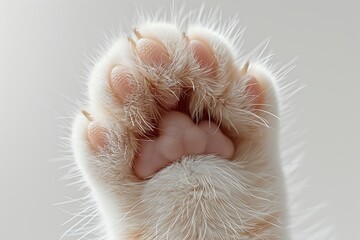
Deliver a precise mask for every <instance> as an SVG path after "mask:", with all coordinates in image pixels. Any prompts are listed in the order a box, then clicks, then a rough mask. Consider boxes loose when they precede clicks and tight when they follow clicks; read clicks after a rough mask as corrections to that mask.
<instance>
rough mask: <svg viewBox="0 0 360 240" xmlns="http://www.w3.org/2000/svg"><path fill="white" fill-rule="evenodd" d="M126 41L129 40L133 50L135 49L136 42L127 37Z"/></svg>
mask: <svg viewBox="0 0 360 240" xmlns="http://www.w3.org/2000/svg"><path fill="white" fill-rule="evenodd" d="M128 40H129V42H130V43H131V46H132V47H133V48H136V42H135V41H134V39H132V38H131V37H128Z"/></svg>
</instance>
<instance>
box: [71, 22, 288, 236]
mask: <svg viewBox="0 0 360 240" xmlns="http://www.w3.org/2000/svg"><path fill="white" fill-rule="evenodd" d="M237 57H238V56H234V55H233V53H232V49H231V46H230V44H229V43H228V42H227V41H226V39H225V38H224V37H222V36H221V35H219V34H218V33H216V32H214V31H212V30H209V29H207V28H203V27H189V29H188V30H187V32H186V33H183V32H181V31H179V30H178V29H177V28H176V27H175V26H173V25H170V24H164V23H149V24H145V25H143V26H140V27H139V28H138V29H135V30H134V32H133V34H132V36H130V37H129V38H127V39H126V38H120V39H119V40H118V41H117V42H116V43H115V44H114V45H113V47H112V48H111V49H110V51H109V52H108V53H107V54H106V55H105V56H104V57H103V58H102V59H101V60H100V61H99V62H98V63H97V65H96V66H95V68H94V70H93V72H92V75H91V76H90V81H89V84H88V87H89V92H88V96H89V105H88V106H87V107H86V111H82V113H81V114H79V115H78V116H77V118H76V120H75V123H74V127H73V137H72V139H73V148H74V153H75V157H76V159H77V161H78V164H79V166H80V168H81V170H82V172H83V174H84V176H85V178H86V179H87V181H88V183H89V185H90V186H91V188H92V190H93V191H94V192H95V193H96V194H95V195H96V196H97V197H98V199H97V200H98V202H99V203H100V205H102V209H103V215H104V216H105V217H104V218H105V219H108V221H107V222H108V224H109V225H110V226H109V229H111V230H109V231H111V232H112V235H114V236H122V237H124V236H138V237H139V236H141V237H142V238H141V239H149V238H157V237H158V238H160V239H165V238H163V237H164V236H165V235H164V234H170V235H171V236H173V237H169V239H202V238H204V237H205V238H206V236H207V237H212V238H211V239H222V237H221V234H225V235H223V236H227V237H225V239H233V238H238V237H239V238H242V237H254V236H257V235H260V234H263V236H275V235H276V234H278V233H277V231H275V230H272V229H273V228H277V227H274V226H275V225H276V224H277V223H276V222H277V221H278V220H279V219H282V217H283V216H284V213H283V212H282V208H283V205H282V204H281V202H282V192H281V191H282V190H281V186H280V185H279V183H278V182H277V181H276V180H274V179H275V178H274V176H275V177H279V178H280V177H281V173H280V172H279V169H278V167H277V158H278V153H277V118H276V115H277V114H278V112H277V100H276V85H275V83H274V80H273V78H272V76H271V74H270V73H269V72H268V71H267V70H266V68H264V67H262V66H260V65H257V64H255V63H254V64H253V63H251V62H250V63H249V62H243V63H241V64H240V65H237V64H236V61H235V59H236V58H237ZM271 181H272V182H271ZM234 196H236V197H234ZM105 199H106V200H105ZM195 201H196V202H198V203H200V204H201V206H202V208H198V207H196V206H197V205H195V206H189V204H191V203H195ZM105 202H106V204H105ZM264 202H266V203H265V204H264ZM159 203H161V205H162V206H159V205H158V204H159ZM260 203H261V204H262V205H261V204H260ZM259 204H260V205H261V206H262V207H261V208H262V209H258V208H260V207H259V206H260V205H259ZM166 207H167V208H166ZM218 207H220V208H218ZM192 208H193V210H192V211H190V213H189V209H190V210H191V209H192ZM175 209H176V210H175ZM231 209H232V212H231V211H230V210H231ZM264 209H266V211H264ZM114 211H115V212H118V214H114V213H113V212H114ZM256 211H259V212H256ZM255 212H256V214H255ZM195 213H196V214H197V215H196V216H195V215H194V214H195ZM164 214H165V215H164ZM234 214H235V215H234ZM236 216H237V217H236ZM114 218H115V219H114ZM211 218H212V220H211ZM191 219H193V221H195V222H196V224H195V225H194V226H191V227H190V228H189V229H186V226H188V224H187V223H186V222H187V221H189V220H191ZM194 219H195V220H194ZM115 220H116V221H115ZM115 222H116V223H117V225H116V224H115ZM119 222H123V224H120V223H119ZM204 224H206V226H207V227H206V228H205V229H206V230H205V229H204V227H203V225H204ZM130 226H132V227H130ZM169 227H170V228H171V227H173V228H171V229H173V230H171V232H170V233H169V231H168V230H165V229H169ZM226 229H227V230H226ZM229 229H230V230H229ZM275 232H276V233H275ZM207 239H209V238H207Z"/></svg>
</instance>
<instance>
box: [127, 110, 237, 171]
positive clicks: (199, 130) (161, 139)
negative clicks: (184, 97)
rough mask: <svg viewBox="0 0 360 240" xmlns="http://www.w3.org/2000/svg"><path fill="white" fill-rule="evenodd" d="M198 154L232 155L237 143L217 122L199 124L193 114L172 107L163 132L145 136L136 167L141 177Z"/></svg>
mask: <svg viewBox="0 0 360 240" xmlns="http://www.w3.org/2000/svg"><path fill="white" fill-rule="evenodd" d="M198 154H218V155H219V156H220V157H223V158H225V159H230V158H231V157H232V156H233V154H234V145H233V143H232V142H231V140H230V139H229V138H228V137H226V136H225V135H224V134H223V133H222V132H221V130H220V129H219V128H218V127H217V126H216V125H215V124H214V123H213V122H208V121H202V122H200V123H199V124H198V125H195V124H194V122H193V121H192V120H191V118H190V117H189V116H187V115H185V114H183V113H180V112H176V111H171V112H168V113H166V114H165V116H164V117H163V119H161V121H160V123H159V136H158V137H157V138H156V139H155V140H142V142H141V147H140V156H139V158H138V159H137V160H136V162H135V165H134V171H135V174H136V175H137V176H138V177H140V178H147V177H149V176H151V175H153V174H154V173H156V172H157V171H159V170H161V169H162V168H164V167H166V166H167V165H169V164H170V163H172V162H175V161H177V160H179V159H180V158H181V157H182V156H183V155H198Z"/></svg>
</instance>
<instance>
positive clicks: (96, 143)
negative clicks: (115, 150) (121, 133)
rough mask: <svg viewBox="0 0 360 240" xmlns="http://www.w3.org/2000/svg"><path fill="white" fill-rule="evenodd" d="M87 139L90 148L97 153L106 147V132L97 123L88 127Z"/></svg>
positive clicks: (92, 123)
mask: <svg viewBox="0 0 360 240" xmlns="http://www.w3.org/2000/svg"><path fill="white" fill-rule="evenodd" d="M88 137H89V142H90V145H91V147H92V148H93V149H94V150H95V151H99V150H101V149H103V148H105V147H106V144H107V140H106V130H105V128H103V127H101V126H100V124H99V123H97V122H91V123H89V125H88Z"/></svg>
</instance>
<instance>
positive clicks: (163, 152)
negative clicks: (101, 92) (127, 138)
mask: <svg viewBox="0 0 360 240" xmlns="http://www.w3.org/2000/svg"><path fill="white" fill-rule="evenodd" d="M189 44H190V47H191V48H192V49H193V51H194V54H195V57H196V61H197V62H198V64H199V66H200V67H201V68H203V69H204V70H205V71H208V72H207V73H206V75H207V76H209V77H215V76H216V71H217V62H216V60H215V57H214V55H213V53H212V51H211V49H210V47H209V46H208V45H207V44H206V43H204V42H202V41H199V40H195V39H193V40H190V42H189ZM135 50H136V52H137V53H138V55H139V57H140V59H141V60H142V62H143V63H144V64H147V65H149V66H151V67H163V68H166V67H167V66H168V65H169V63H170V56H169V54H168V52H167V50H166V49H165V47H164V46H163V45H162V44H161V43H160V42H158V41H156V40H153V39H148V38H140V39H139V40H138V41H137V42H136V46H135ZM129 79H130V76H129V75H128V74H127V73H126V70H125V69H122V68H120V67H114V69H113V70H112V72H111V76H110V81H109V87H110V89H111V91H112V92H113V94H114V96H115V97H116V98H117V99H119V101H120V103H124V101H126V98H127V96H128V95H131V94H132V92H133V91H134V89H133V87H132V86H131V84H130V83H129V81H130V80H129ZM247 89H248V91H249V92H250V93H251V94H252V95H254V101H255V103H256V104H258V105H259V104H261V103H262V101H263V99H262V94H261V93H262V91H263V87H262V86H261V83H259V82H258V81H257V80H256V79H255V78H254V77H251V78H250V80H249V82H248V86H247ZM177 102H178V98H177V97H176V96H169V97H167V98H166V104H167V105H168V107H169V109H171V108H174V107H175V106H176V105H177ZM89 121H90V123H89V125H88V138H89V143H90V145H91V146H92V148H93V149H94V150H95V151H99V150H100V149H103V148H106V144H107V143H106V129H104V128H103V127H101V126H100V124H99V123H97V122H93V121H92V119H89ZM158 129H159V136H158V137H157V138H155V139H150V140H145V139H144V140H141V142H140V149H139V156H138V158H137V159H135V162H134V173H135V175H136V176H137V177H139V178H141V179H146V178H149V177H151V176H152V175H154V174H155V173H157V172H158V171H160V170H161V169H163V168H164V167H166V166H168V165H169V164H171V163H173V162H175V161H177V160H179V159H180V158H181V157H182V156H183V155H196V154H217V155H218V156H220V157H222V158H225V159H231V158H232V157H233V154H234V151H235V147H234V144H233V142H232V141H231V140H230V139H229V138H228V137H227V136H225V135H224V134H223V133H222V132H221V130H220V128H218V126H217V125H216V124H215V123H213V122H209V121H201V122H200V123H199V124H197V125H196V124H195V123H194V122H193V121H192V120H191V118H190V117H189V116H188V115H186V114H184V113H181V112H177V111H169V112H167V113H165V114H164V115H163V117H162V119H161V120H160V122H159V124H158Z"/></svg>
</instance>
